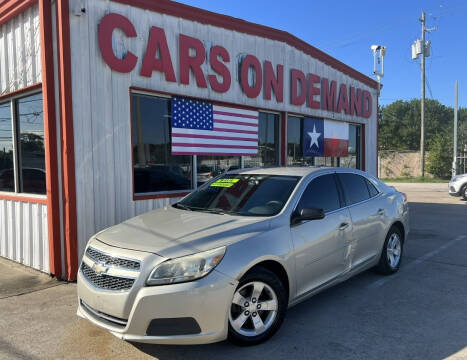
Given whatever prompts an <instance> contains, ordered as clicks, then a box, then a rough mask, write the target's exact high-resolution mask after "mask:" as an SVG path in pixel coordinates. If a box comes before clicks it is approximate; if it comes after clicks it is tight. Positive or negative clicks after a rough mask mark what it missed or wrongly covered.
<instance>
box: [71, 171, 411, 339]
mask: <svg viewBox="0 0 467 360" xmlns="http://www.w3.org/2000/svg"><path fill="white" fill-rule="evenodd" d="M408 231H409V224H408V204H407V199H406V197H405V195H404V194H402V193H399V192H397V191H396V190H395V189H394V188H392V187H388V186H386V185H385V184H384V183H382V182H381V181H379V180H378V179H376V178H375V177H373V176H371V175H369V174H367V173H365V172H362V171H358V170H349V169H339V168H305V167H303V168H293V167H292V168H269V169H248V170H237V171H234V172H229V173H226V174H223V175H221V176H218V177H217V178H215V179H212V180H211V181H209V182H207V183H205V184H204V185H203V186H202V187H200V188H198V189H197V190H195V191H194V192H192V193H191V194H189V195H187V196H186V197H185V198H183V199H182V200H181V201H179V202H177V203H175V204H173V205H170V206H166V207H165V208H162V209H158V210H154V211H151V212H148V213H145V214H143V215H140V216H137V217H135V218H133V219H130V220H128V221H125V222H123V223H121V224H119V225H116V226H113V227H111V228H109V229H106V230H104V231H102V232H100V233H98V234H96V235H95V236H93V237H92V238H91V239H90V240H89V243H88V245H87V247H86V249H85V253H84V256H83V260H82V262H81V265H80V270H79V274H78V302H79V304H78V315H79V316H81V317H83V318H86V319H87V320H89V321H90V322H92V323H93V324H95V325H97V326H99V327H102V328H104V329H106V330H108V331H109V332H111V333H112V334H113V335H115V336H117V337H119V338H121V339H124V340H127V341H136V342H147V343H160V344H201V343H210V342H216V341H221V340H224V339H226V338H228V339H229V340H231V341H233V342H234V343H237V344H240V345H252V344H257V343H260V342H262V341H264V340H266V339H268V338H270V337H271V336H272V335H273V334H274V333H275V332H276V331H277V330H278V329H279V327H280V326H281V323H282V321H283V320H284V317H285V314H286V311H287V309H288V308H289V307H291V306H293V305H295V304H297V303H299V302H301V301H303V300H305V299H307V298H309V297H310V296H312V295H314V294H316V293H317V292H319V291H322V290H324V289H326V288H328V287H330V286H332V285H335V284H337V283H339V282H341V281H343V280H345V279H348V278H349V277H351V276H353V275H355V274H357V273H359V272H361V271H364V270H366V269H369V268H373V267H375V268H376V269H377V270H378V271H379V272H380V273H382V274H385V275H389V274H393V273H395V272H396V271H397V270H398V269H399V266H400V264H401V257H402V253H403V247H404V242H405V240H406V239H407V234H408Z"/></svg>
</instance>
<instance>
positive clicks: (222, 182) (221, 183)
mask: <svg viewBox="0 0 467 360" xmlns="http://www.w3.org/2000/svg"><path fill="white" fill-rule="evenodd" d="M239 180H240V179H218V180H216V181H214V182H213V183H212V184H211V185H210V186H213V187H225V188H229V187H232V186H234V185H235V184H236V183H237V182H238V181H239Z"/></svg>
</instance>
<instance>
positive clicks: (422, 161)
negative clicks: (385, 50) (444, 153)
mask: <svg viewBox="0 0 467 360" xmlns="http://www.w3.org/2000/svg"><path fill="white" fill-rule="evenodd" d="M420 21H421V23H422V58H421V64H420V67H421V72H422V99H421V103H420V116H421V125H420V167H421V171H422V177H425V12H424V11H422V17H421V18H420Z"/></svg>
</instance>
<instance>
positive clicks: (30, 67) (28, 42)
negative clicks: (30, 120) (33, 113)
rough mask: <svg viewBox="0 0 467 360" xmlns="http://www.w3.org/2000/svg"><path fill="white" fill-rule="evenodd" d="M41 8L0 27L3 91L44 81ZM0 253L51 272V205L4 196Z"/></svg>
mask: <svg viewBox="0 0 467 360" xmlns="http://www.w3.org/2000/svg"><path fill="white" fill-rule="evenodd" d="M40 47H41V46H40V30H39V8H38V5H35V6H33V7H31V8H29V9H27V10H26V11H25V12H24V13H22V14H20V15H18V16H17V17H15V18H14V19H12V20H10V21H9V22H7V23H5V24H3V25H1V26H0V94H6V93H9V92H12V91H16V90H20V89H22V88H25V87H27V86H30V85H33V84H36V83H39V82H41V50H40ZM0 256H3V257H7V258H9V259H11V260H14V261H17V262H20V263H22V264H24V265H28V266H31V267H33V268H36V269H38V270H41V271H44V272H47V273H48V272H49V240H48V228H47V206H46V205H44V204H36V203H30V202H21V201H11V200H2V199H0Z"/></svg>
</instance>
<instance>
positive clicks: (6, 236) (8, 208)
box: [0, 199, 49, 273]
mask: <svg viewBox="0 0 467 360" xmlns="http://www.w3.org/2000/svg"><path fill="white" fill-rule="evenodd" d="M0 255H1V256H3V257H6V258H9V259H11V260H14V261H17V262H19V263H21V264H24V265H28V266H31V267H33V268H35V269H38V270H41V271H44V272H46V273H48V272H49V240H48V228H47V206H46V205H44V204H35V203H29V202H20V201H11V200H1V199H0Z"/></svg>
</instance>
